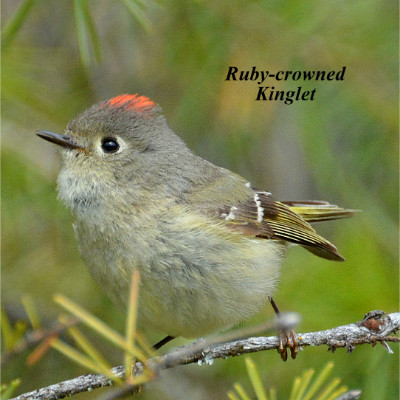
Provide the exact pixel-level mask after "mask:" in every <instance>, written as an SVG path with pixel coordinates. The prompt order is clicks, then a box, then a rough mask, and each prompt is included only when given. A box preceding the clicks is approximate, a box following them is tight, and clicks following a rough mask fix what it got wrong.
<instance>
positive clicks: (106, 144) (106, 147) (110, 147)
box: [101, 137, 119, 153]
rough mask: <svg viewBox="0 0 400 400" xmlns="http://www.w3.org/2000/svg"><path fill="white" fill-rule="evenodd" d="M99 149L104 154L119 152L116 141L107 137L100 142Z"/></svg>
mask: <svg viewBox="0 0 400 400" xmlns="http://www.w3.org/2000/svg"><path fill="white" fill-rule="evenodd" d="M101 148H102V149H103V151H104V153H115V152H116V151H118V150H119V144H118V142H117V139H114V138H112V137H107V138H104V139H103V140H102V141H101Z"/></svg>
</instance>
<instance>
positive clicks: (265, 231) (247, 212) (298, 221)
mask: <svg viewBox="0 0 400 400" xmlns="http://www.w3.org/2000/svg"><path fill="white" fill-rule="evenodd" d="M351 214H352V211H351V210H345V209H342V208H339V207H337V206H333V205H330V204H329V203H325V202H315V201H314V202H279V201H276V200H274V199H273V197H272V196H271V194H270V193H268V192H262V191H256V190H254V191H253V196H252V197H251V196H250V198H248V200H246V201H244V202H241V203H239V204H235V205H227V206H224V207H222V208H221V209H220V210H219V215H218V217H219V218H220V219H222V220H224V221H225V224H226V226H227V227H229V228H230V229H232V230H235V231H237V232H240V233H242V234H244V235H247V236H255V237H259V238H265V239H275V240H285V241H288V242H292V243H296V244H300V245H301V246H303V247H305V248H306V249H307V250H309V251H310V252H312V253H314V254H316V255H318V256H319V257H322V258H326V259H330V260H336V261H343V260H344V258H343V257H342V256H341V255H340V254H339V253H338V251H337V249H336V247H335V246H334V245H333V244H332V243H330V242H329V241H327V240H326V239H324V238H323V237H322V236H320V235H318V234H317V233H316V232H315V230H314V229H313V228H312V226H311V225H310V224H309V223H308V222H307V221H309V222H315V221H322V220H331V219H336V218H343V217H347V216H350V215H351Z"/></svg>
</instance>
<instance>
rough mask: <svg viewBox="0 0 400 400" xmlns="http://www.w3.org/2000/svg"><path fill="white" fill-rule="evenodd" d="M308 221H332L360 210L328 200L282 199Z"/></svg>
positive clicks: (350, 215) (347, 216)
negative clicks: (331, 202) (344, 206)
mask: <svg viewBox="0 0 400 400" xmlns="http://www.w3.org/2000/svg"><path fill="white" fill-rule="evenodd" d="M282 203H284V204H286V205H287V206H288V207H289V208H290V210H291V211H293V212H295V213H296V214H299V215H300V216H301V217H302V218H303V219H304V220H305V221H307V222H320V221H331V220H335V219H341V218H349V217H352V216H353V215H354V214H355V213H356V212H358V211H359V210H350V209H346V208H341V207H338V206H336V205H335V204H330V203H328V202H326V201H315V200H310V201H282Z"/></svg>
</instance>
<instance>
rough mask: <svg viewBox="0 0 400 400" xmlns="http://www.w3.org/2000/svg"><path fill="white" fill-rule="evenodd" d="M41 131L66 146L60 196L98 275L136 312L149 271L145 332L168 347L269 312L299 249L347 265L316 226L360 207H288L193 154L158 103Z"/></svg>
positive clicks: (92, 112)
mask: <svg viewBox="0 0 400 400" xmlns="http://www.w3.org/2000/svg"><path fill="white" fill-rule="evenodd" d="M37 134H38V135H39V136H40V137H41V138H43V139H46V140H48V141H50V142H52V143H55V144H57V145H59V146H61V147H62V168H61V171H60V173H59V176H58V192H59V197H60V198H61V199H62V200H63V201H64V202H65V204H66V205H67V206H68V207H69V208H70V209H71V210H72V214H73V216H74V219H75V224H74V229H75V233H76V237H77V240H78V243H79V249H80V253H81V256H82V258H83V260H84V261H85V263H86V265H87V266H88V268H89V271H90V274H91V275H92V277H93V278H94V280H95V281H96V282H98V284H99V285H100V286H101V287H102V288H103V289H104V290H105V292H106V294H107V295H108V296H109V297H110V298H111V300H112V301H113V302H114V303H116V304H117V305H118V306H120V307H122V308H124V307H125V306H126V303H127V299H128V292H129V288H130V280H131V277H132V273H133V271H135V270H138V271H139V273H140V291H139V293H140V295H139V307H138V324H139V327H145V328H146V329H153V330H155V331H158V332H160V333H164V334H166V335H168V336H167V337H166V338H165V339H164V340H163V341H161V342H162V343H165V342H167V341H169V340H170V339H172V338H174V337H177V336H183V337H186V338H193V337H200V336H203V335H206V334H209V333H213V332H216V331H220V330H223V329H227V328H229V327H232V326H234V325H237V324H238V323H240V322H241V321H243V320H246V319H248V318H249V317H251V316H253V315H254V314H256V313H257V312H258V311H260V309H261V308H262V307H263V306H264V305H265V303H266V302H268V300H269V299H270V298H271V296H272V294H273V293H274V290H275V288H276V286H277V282H278V278H279V271H280V267H281V264H282V260H283V258H284V254H285V250H286V248H287V247H288V244H289V243H294V244H298V245H301V246H302V247H304V248H305V249H307V250H308V251H310V252H311V253H313V254H315V255H317V256H319V257H322V258H326V259H329V260H334V261H343V260H344V258H343V257H342V256H341V255H340V254H339V253H338V251H337V249H336V247H335V246H334V245H333V244H331V243H330V242H328V241H327V240H326V239H324V238H323V237H321V236H320V235H318V234H317V233H316V231H315V230H314V229H313V228H312V227H311V225H310V223H312V222H318V221H329V220H334V219H338V218H343V217H349V216H351V215H352V213H353V212H352V210H348V209H343V208H340V207H338V206H336V205H332V204H329V203H327V202H323V201H281V202H280V201H276V200H275V199H274V198H273V197H272V196H271V194H270V193H269V192H266V191H262V190H257V189H255V188H253V187H252V186H251V184H250V183H249V182H248V181H247V180H246V179H244V178H242V177H241V176H239V175H236V174H235V173H233V172H231V171H229V170H227V169H224V168H221V167H218V166H215V165H214V164H211V163H210V162H208V161H206V160H204V159H202V158H200V157H199V156H197V155H195V154H194V153H193V152H192V151H190V150H189V149H188V147H187V146H186V145H185V144H184V142H183V141H182V140H181V139H180V138H179V137H178V136H177V135H175V133H174V132H173V131H172V130H171V129H170V128H169V127H168V125H167V123H166V120H165V118H164V117H163V116H162V115H161V109H160V108H159V106H158V105H156V104H155V103H154V102H153V101H151V100H150V99H148V98H147V97H144V96H139V95H137V94H134V95H130V94H125V95H119V96H117V97H114V98H111V99H108V100H105V101H103V102H101V103H98V104H96V105H94V106H92V107H90V108H89V109H87V110H86V111H85V112H83V113H82V114H80V115H79V116H78V117H76V118H75V119H74V120H72V121H71V122H69V124H68V125H67V128H66V130H65V133H64V134H56V133H53V132H48V131H38V133H37ZM161 342H160V343H161ZM285 353H286V350H285ZM292 355H293V354H292Z"/></svg>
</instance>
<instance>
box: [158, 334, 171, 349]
mask: <svg viewBox="0 0 400 400" xmlns="http://www.w3.org/2000/svg"><path fill="white" fill-rule="evenodd" d="M173 339H175V336H165V338H164V339H161V340H160V341H159V342H157V343H156V344H155V345H154V346H153V349H154V350H158V349H160V348H161V347H163V346H164V345H165V344H167V343H168V342H170V341H171V340H173Z"/></svg>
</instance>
